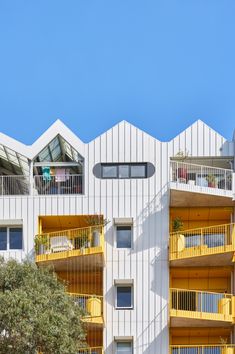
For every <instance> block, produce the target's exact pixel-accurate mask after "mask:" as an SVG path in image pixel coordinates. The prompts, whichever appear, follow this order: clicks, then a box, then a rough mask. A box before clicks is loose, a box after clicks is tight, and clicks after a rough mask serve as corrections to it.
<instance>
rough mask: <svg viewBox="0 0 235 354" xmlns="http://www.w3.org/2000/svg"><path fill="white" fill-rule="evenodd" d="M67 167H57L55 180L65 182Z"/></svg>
mask: <svg viewBox="0 0 235 354" xmlns="http://www.w3.org/2000/svg"><path fill="white" fill-rule="evenodd" d="M65 180H66V175H65V168H56V169H55V181H56V182H65Z"/></svg>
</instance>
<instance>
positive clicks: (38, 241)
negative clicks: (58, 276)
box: [35, 225, 104, 259]
mask: <svg viewBox="0 0 235 354" xmlns="http://www.w3.org/2000/svg"><path fill="white" fill-rule="evenodd" d="M103 250H104V231H103V225H95V226H89V227H83V228H77V229H70V230H64V231H54V232H49V233H42V234H39V235H37V236H36V237H35V253H36V256H39V257H40V256H43V255H46V256H47V257H48V259H50V256H52V258H53V259H56V258H57V257H58V258H61V257H67V256H73V255H83V254H84V255H86V254H92V253H97V252H98V253H100V252H103Z"/></svg>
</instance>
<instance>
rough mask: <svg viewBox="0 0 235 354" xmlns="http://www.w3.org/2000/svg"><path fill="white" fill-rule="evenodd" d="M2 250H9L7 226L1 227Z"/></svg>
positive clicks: (0, 245)
mask: <svg viewBox="0 0 235 354" xmlns="http://www.w3.org/2000/svg"><path fill="white" fill-rule="evenodd" d="M0 250H2V251H5V250H7V228H6V227H0Z"/></svg>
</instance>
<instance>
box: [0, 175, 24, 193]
mask: <svg viewBox="0 0 235 354" xmlns="http://www.w3.org/2000/svg"><path fill="white" fill-rule="evenodd" d="M29 194H30V183H29V176H23V175H12V176H0V195H4V196H5V195H29Z"/></svg>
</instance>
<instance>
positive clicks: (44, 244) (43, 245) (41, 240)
mask: <svg viewBox="0 0 235 354" xmlns="http://www.w3.org/2000/svg"><path fill="white" fill-rule="evenodd" d="M48 249H49V242H48V236H47V235H36V236H35V238H34V250H35V253H36V254H41V253H44V252H45V251H47V250H48Z"/></svg>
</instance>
